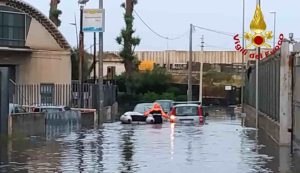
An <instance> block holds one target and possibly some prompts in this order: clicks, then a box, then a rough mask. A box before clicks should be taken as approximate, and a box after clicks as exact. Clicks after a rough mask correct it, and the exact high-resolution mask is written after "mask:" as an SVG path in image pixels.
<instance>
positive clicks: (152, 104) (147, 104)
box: [136, 103, 153, 106]
mask: <svg viewBox="0 0 300 173" xmlns="http://www.w3.org/2000/svg"><path fill="white" fill-rule="evenodd" d="M138 105H142V106H144V105H153V103H139V104H137V105H136V106H138Z"/></svg>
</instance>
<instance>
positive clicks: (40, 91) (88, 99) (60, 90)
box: [9, 83, 117, 109]
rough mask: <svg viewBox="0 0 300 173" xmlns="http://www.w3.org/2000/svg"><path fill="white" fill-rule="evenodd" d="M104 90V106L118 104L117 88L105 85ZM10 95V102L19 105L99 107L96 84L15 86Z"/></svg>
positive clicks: (11, 88)
mask: <svg viewBox="0 0 300 173" xmlns="http://www.w3.org/2000/svg"><path fill="white" fill-rule="evenodd" d="M103 90H104V103H103V105H104V106H111V105H112V104H113V103H114V102H116V95H117V93H116V92H117V87H116V86H115V85H112V84H105V85H104V86H103ZM80 91H82V92H81V93H82V94H80ZM9 93H10V102H12V103H15V104H19V105H63V106H70V107H81V108H93V109H96V108H97V107H98V105H99V94H98V93H99V86H98V85H96V84H82V85H81V84H76V83H73V84H36V85H19V84H15V85H13V87H10V92H9Z"/></svg>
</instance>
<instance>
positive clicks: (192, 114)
mask: <svg viewBox="0 0 300 173" xmlns="http://www.w3.org/2000/svg"><path fill="white" fill-rule="evenodd" d="M169 118H170V122H171V123H185V122H187V123H197V124H204V121H205V120H204V116H203V109H202V106H201V104H193V103H183V104H178V105H175V106H174V107H173V108H172V111H171V112H170V117H169Z"/></svg>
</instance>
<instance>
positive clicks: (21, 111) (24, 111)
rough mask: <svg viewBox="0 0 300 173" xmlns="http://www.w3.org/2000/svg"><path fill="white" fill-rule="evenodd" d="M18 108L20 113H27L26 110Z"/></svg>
mask: <svg viewBox="0 0 300 173" xmlns="http://www.w3.org/2000/svg"><path fill="white" fill-rule="evenodd" d="M16 108H17V111H18V113H26V110H25V109H24V108H23V107H21V106H18V107H16Z"/></svg>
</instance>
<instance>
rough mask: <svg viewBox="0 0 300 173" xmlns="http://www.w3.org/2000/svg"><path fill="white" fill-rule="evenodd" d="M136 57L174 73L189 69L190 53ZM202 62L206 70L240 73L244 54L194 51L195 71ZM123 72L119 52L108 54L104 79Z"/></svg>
mask: <svg viewBox="0 0 300 173" xmlns="http://www.w3.org/2000/svg"><path fill="white" fill-rule="evenodd" d="M136 56H137V58H138V60H139V61H142V62H155V64H157V65H160V66H161V67H165V68H167V69H168V70H171V71H173V72H174V71H184V70H187V68H188V66H187V62H188V60H189V52H188V51H173V50H172V51H171V50H170V51H136ZM201 61H203V62H204V70H206V69H212V68H213V69H214V70H215V71H220V72H221V71H223V72H229V71H230V72H237V73H239V72H240V71H241V67H242V54H241V53H239V52H237V51H204V52H201V51H194V52H193V67H192V68H193V71H199V69H200V62H201ZM97 66H98V65H97ZM123 72H125V67H124V63H123V59H122V58H121V57H120V56H119V54H118V52H106V53H105V54H104V58H103V75H104V77H107V76H111V75H112V74H113V75H120V74H122V73H123ZM91 74H93V72H92V73H91ZM96 74H98V73H96ZM107 74H108V75H107ZM108 78H110V77H108Z"/></svg>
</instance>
